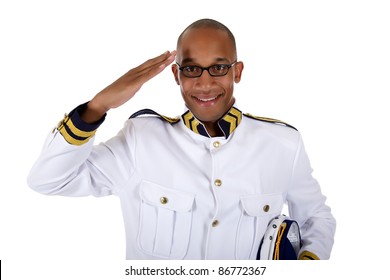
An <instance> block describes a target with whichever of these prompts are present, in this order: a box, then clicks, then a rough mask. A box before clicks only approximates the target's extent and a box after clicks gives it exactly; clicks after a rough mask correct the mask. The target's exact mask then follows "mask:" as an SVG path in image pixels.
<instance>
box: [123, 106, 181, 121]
mask: <svg viewBox="0 0 390 280" xmlns="http://www.w3.org/2000/svg"><path fill="white" fill-rule="evenodd" d="M139 116H146V117H147V116H155V117H158V118H160V119H162V120H164V121H167V122H169V123H170V124H174V123H177V122H179V121H180V118H179V117H176V118H170V117H167V116H164V115H160V114H159V113H157V112H155V111H153V110H151V109H143V110H139V111H138V112H135V113H134V114H132V115H131V116H130V117H129V119H133V118H137V117H139Z"/></svg>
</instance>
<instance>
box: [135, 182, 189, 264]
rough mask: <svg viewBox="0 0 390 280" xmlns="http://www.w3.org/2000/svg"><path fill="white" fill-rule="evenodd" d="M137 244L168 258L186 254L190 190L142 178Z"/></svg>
mask: <svg viewBox="0 0 390 280" xmlns="http://www.w3.org/2000/svg"><path fill="white" fill-rule="evenodd" d="M140 196H141V209H140V217H139V224H140V227H139V232H138V237H137V241H138V246H139V247H140V249H141V250H142V251H143V252H144V253H147V254H150V255H153V256H156V257H160V258H168V259H182V258H184V256H185V255H186V252H187V248H188V243H189V240H190V233H191V225H192V209H193V204H194V200H195V196H194V195H193V194H190V193H187V192H182V191H178V190H174V189H170V188H166V187H163V186H160V185H157V184H154V183H151V182H146V181H144V182H142V184H141V188H140Z"/></svg>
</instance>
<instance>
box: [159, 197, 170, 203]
mask: <svg viewBox="0 0 390 280" xmlns="http://www.w3.org/2000/svg"><path fill="white" fill-rule="evenodd" d="M160 202H161V204H167V203H168V198H166V197H165V196H163V197H161V198H160Z"/></svg>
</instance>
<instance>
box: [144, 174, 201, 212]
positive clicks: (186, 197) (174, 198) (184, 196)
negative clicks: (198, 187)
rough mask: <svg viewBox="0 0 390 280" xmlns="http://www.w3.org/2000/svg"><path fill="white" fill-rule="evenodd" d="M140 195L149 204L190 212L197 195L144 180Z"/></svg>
mask: <svg viewBox="0 0 390 280" xmlns="http://www.w3.org/2000/svg"><path fill="white" fill-rule="evenodd" d="M140 196H141V198H142V200H143V201H145V202H146V203H148V204H151V205H155V206H158V207H163V208H166V209H169V210H173V211H177V212H188V211H190V210H191V208H192V205H193V203H194V199H195V195H194V194H191V193H187V192H183V191H179V190H175V189H170V188H166V187H163V186H160V185H158V184H155V183H152V182H148V181H143V182H142V183H141V188H140Z"/></svg>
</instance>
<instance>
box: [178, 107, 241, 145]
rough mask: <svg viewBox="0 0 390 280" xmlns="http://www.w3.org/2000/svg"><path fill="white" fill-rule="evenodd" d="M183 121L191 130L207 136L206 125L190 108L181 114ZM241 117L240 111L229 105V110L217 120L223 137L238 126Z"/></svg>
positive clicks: (227, 135) (226, 136)
mask: <svg viewBox="0 0 390 280" xmlns="http://www.w3.org/2000/svg"><path fill="white" fill-rule="evenodd" d="M181 117H182V119H183V122H184V124H185V126H186V127H188V128H189V129H190V130H192V131H193V132H195V133H197V134H200V135H203V136H205V137H209V138H210V135H209V134H208V133H207V130H206V127H205V126H204V125H203V123H202V122H201V121H199V120H198V119H197V118H196V117H195V116H194V115H193V114H192V112H191V111H190V110H187V112H185V113H184V114H183V115H182V116H181ZM241 119H242V112H241V111H240V110H238V109H237V108H235V107H231V108H230V110H229V111H228V112H227V113H226V114H225V115H224V116H223V117H222V118H220V119H219V120H218V126H219V128H220V129H221V130H222V132H223V134H224V136H225V138H226V139H227V138H228V137H229V135H230V134H232V133H233V131H234V130H235V129H236V128H237V127H238V125H239V124H240V122H241Z"/></svg>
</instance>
